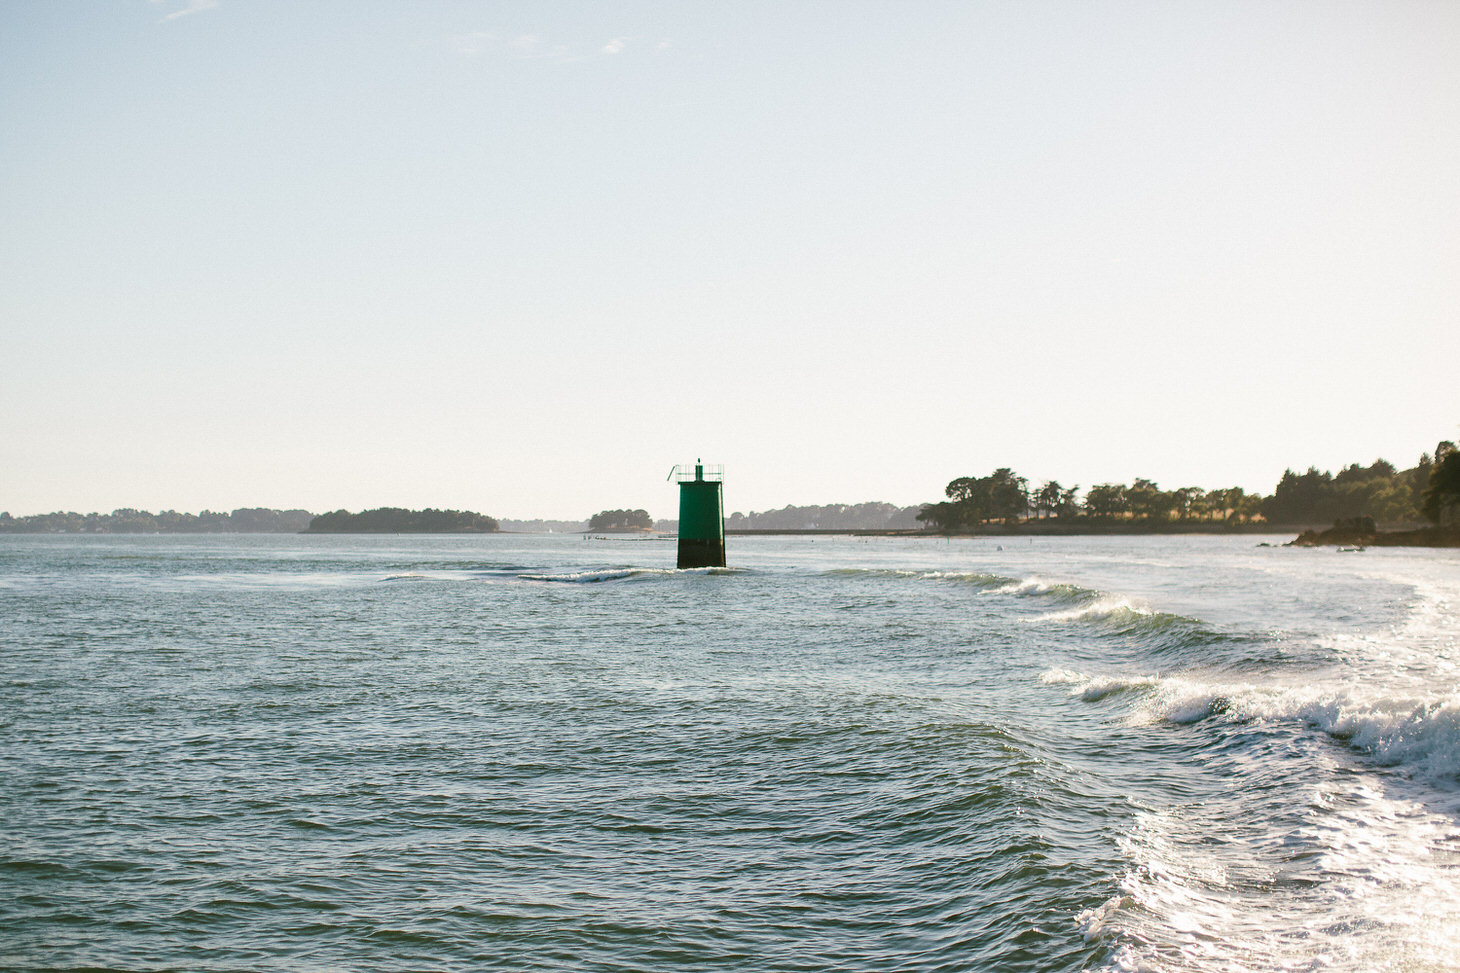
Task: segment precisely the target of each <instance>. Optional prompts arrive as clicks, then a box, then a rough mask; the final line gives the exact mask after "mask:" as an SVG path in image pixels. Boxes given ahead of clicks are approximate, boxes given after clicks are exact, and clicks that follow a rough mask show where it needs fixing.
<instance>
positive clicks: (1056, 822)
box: [0, 535, 1460, 971]
mask: <svg viewBox="0 0 1460 973" xmlns="http://www.w3.org/2000/svg"><path fill="white" fill-rule="evenodd" d="M1260 540H1264V538H1253V537H1250V536H1249V537H1240V538H1207V537H1202V538H1180V537H1175V538H1065V539H1049V540H1046V539H1040V540H1037V541H1035V542H1033V543H1030V542H1029V541H1028V539H1027V538H1026V539H1008V538H1005V539H1003V540H1001V541H996V540H993V539H965V540H956V541H952V542H947V541H933V540H928V539H911V540H909V539H888V538H845V537H844V538H827V537H814V538H805V537H800V538H739V537H732V538H731V539H730V561H731V565H732V566H731V568H729V569H726V570H723V571H686V572H680V571H674V570H672V569H671V568H672V564H673V558H674V546H673V544H672V542H665V541H655V540H630V539H623V540H606V541H605V540H584V539H582V538H578V537H554V536H540V537H538V536H511V535H501V536H476V537H449V538H440V537H416V538H412V537H305V536H297V537H296V536H277V537H276V536H269V537H259V536H221V537H220V536H212V537H85V538H83V537H6V538H0V679H3V684H4V694H3V696H0V734H3V736H0V740H3V742H4V747H3V750H0V957H3V958H4V962H3V964H0V965H3V966H5V967H6V968H14V969H21V970H54V969H76V968H86V969H104V970H337V969H351V970H402V969H419V970H427V969H429V970H484V969H503V970H509V969H510V970H533V969H539V970H585V971H610V970H626V971H627V970H708V969H726V970H764V971H792V970H867V971H871V970H878V971H887V970H906V971H914V970H929V971H931V970H947V971H952V970H1085V969H1089V970H1104V969H1115V970H1127V969H1150V970H1173V971H1175V970H1202V971H1205V970H1213V971H1215V970H1222V971H1243V970H1252V971H1259V970H1261V971H1267V970H1345V971H1347V970H1353V971H1359V970H1406V971H1424V970H1449V969H1460V793H1457V792H1460V787H1457V774H1460V690H1457V685H1460V682H1457V680H1460V620H1457V615H1456V612H1457V609H1460V555H1457V552H1453V551H1404V550H1395V549H1389V550H1382V551H1366V552H1346V553H1339V552H1335V551H1333V550H1331V549H1330V550H1297V549H1284V548H1268V547H1257V546H1256V545H1257V543H1258V541H1260ZM1266 540H1279V539H1277V538H1270V539H1266Z"/></svg>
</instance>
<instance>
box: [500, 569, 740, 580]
mask: <svg viewBox="0 0 1460 973" xmlns="http://www.w3.org/2000/svg"><path fill="white" fill-rule="evenodd" d="M744 573H747V572H746V569H744V568H730V567H725V568H632V567H622V568H591V569H589V570H585V571H566V572H563V573H561V574H557V573H552V572H538V573H532V574H519V575H517V577H518V578H520V579H521V580H523V581H542V582H549V583H552V584H602V583H603V582H605V581H630V580H634V579H639V578H677V577H683V576H685V575H694V574H699V575H707V576H719V575H728V574H744Z"/></svg>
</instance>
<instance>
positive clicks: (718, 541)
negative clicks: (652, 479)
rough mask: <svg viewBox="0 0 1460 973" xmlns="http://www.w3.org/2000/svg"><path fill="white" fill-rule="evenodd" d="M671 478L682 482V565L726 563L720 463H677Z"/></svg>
mask: <svg viewBox="0 0 1460 973" xmlns="http://www.w3.org/2000/svg"><path fill="white" fill-rule="evenodd" d="M669 478H670V479H672V480H677V481H678V482H679V563H678V565H677V566H678V567H681V568H723V567H724V566H725V507H724V502H723V501H722V500H721V497H720V487H721V485H722V483H723V482H724V479H725V469H724V467H721V466H706V465H704V464H703V463H701V462H700V461H699V460H695V463H694V466H693V467H691V466H688V465H682V466H676V467H675V468H674V469H672V470H670V471H669Z"/></svg>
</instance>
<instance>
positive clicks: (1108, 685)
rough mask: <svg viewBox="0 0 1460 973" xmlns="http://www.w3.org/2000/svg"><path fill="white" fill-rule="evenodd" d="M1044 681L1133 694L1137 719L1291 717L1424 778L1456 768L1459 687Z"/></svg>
mask: <svg viewBox="0 0 1460 973" xmlns="http://www.w3.org/2000/svg"><path fill="white" fill-rule="evenodd" d="M1040 681H1041V682H1043V683H1045V684H1046V685H1066V686H1069V687H1071V688H1070V695H1072V696H1078V697H1079V698H1081V699H1083V700H1085V701H1087V702H1097V701H1099V700H1102V699H1105V698H1106V697H1108V696H1112V695H1118V694H1124V693H1136V694H1139V699H1138V701H1137V702H1136V704H1135V705H1134V706H1133V707H1132V710H1131V714H1130V715H1131V719H1132V720H1133V721H1134V722H1138V723H1144V722H1152V723H1154V722H1165V723H1175V724H1189V723H1197V722H1200V721H1202V720H1205V719H1209V718H1211V717H1214V716H1221V717H1222V718H1224V719H1226V720H1229V721H1231V722H1234V723H1252V722H1259V721H1261V722H1296V723H1304V724H1307V725H1309V726H1312V727H1314V728H1316V729H1318V730H1321V731H1323V732H1324V733H1327V734H1329V735H1330V736H1333V737H1335V738H1337V739H1340V740H1344V741H1346V742H1347V743H1348V744H1349V745H1350V746H1352V747H1355V748H1357V749H1360V750H1363V751H1365V752H1367V753H1369V754H1370V755H1371V756H1372V757H1373V758H1374V759H1375V760H1377V761H1378V762H1379V763H1381V764H1385V765H1398V764H1402V765H1405V766H1408V767H1411V768H1413V769H1414V770H1416V771H1417V772H1419V773H1421V774H1424V775H1425V776H1429V777H1437V778H1438V777H1453V776H1455V775H1456V774H1460V693H1457V692H1454V691H1451V692H1443V691H1441V692H1437V693H1431V694H1428V695H1387V694H1385V693H1383V692H1382V691H1376V690H1370V689H1367V688H1365V687H1363V686H1361V685H1358V684H1354V683H1350V684H1347V685H1342V686H1328V687H1325V686H1322V685H1316V686H1315V685H1306V684H1305V685H1265V686H1264V685H1257V684H1253V683H1241V682H1223V681H1219V680H1205V679H1200V678H1195V677H1187V676H1153V675H1144V674H1142V675H1133V676H1132V675H1118V674H1108V675H1094V676H1092V675H1086V674H1082V673H1076V672H1071V671H1069V670H1065V669H1052V670H1049V671H1047V672H1045V673H1044V674H1043V675H1042V676H1041V677H1040Z"/></svg>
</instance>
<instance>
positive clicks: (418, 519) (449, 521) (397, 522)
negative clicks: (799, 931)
mask: <svg viewBox="0 0 1460 973" xmlns="http://www.w3.org/2000/svg"><path fill="white" fill-rule="evenodd" d="M497 529H498V524H497V521H496V519H495V518H492V517H488V516H487V515H486V514H479V513H477V512H475V511H472V510H436V509H434V508H432V507H427V508H426V509H425V510H406V509H404V508H402V507H377V508H376V509H374V510H362V511H360V512H359V513H357V514H352V513H350V512H349V511H348V510H336V511H333V512H332V513H327V514H320V515H319V516H318V517H315V518H314V519H313V520H311V521H310V522H309V527H308V528H307V529H306V530H305V533H307V534H490V533H494V532H495V531H496V530H497Z"/></svg>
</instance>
